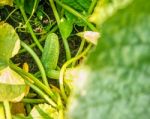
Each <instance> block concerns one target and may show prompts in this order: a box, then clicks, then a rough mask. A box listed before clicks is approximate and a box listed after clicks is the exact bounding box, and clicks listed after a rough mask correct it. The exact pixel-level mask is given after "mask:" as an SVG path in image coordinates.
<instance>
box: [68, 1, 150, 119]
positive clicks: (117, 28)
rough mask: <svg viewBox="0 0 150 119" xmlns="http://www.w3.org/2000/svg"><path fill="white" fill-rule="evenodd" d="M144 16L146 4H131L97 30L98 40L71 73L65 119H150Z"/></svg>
mask: <svg viewBox="0 0 150 119" xmlns="http://www.w3.org/2000/svg"><path fill="white" fill-rule="evenodd" d="M144 3H145V4H144ZM149 11H150V2H149V1H147V0H134V1H133V2H132V3H131V4H128V6H126V7H124V8H123V9H120V10H117V12H116V13H114V14H113V15H112V16H111V17H109V19H107V20H106V21H105V22H104V23H103V24H102V26H101V25H100V26H99V28H100V29H101V34H102V35H101V40H100V41H99V42H98V44H97V46H96V48H95V49H94V50H93V52H92V53H91V54H90V55H89V57H88V58H87V60H86V62H85V64H84V65H83V66H82V67H81V68H80V69H77V71H76V72H78V73H77V75H76V79H75V83H74V84H75V89H74V91H73V92H72V96H71V97H70V100H69V104H68V113H67V117H68V118H69V119H70V118H71V119H83V117H84V119H149V117H150V110H149V107H150V80H149V79H150V55H149V51H150V40H149V34H150V12H149Z"/></svg>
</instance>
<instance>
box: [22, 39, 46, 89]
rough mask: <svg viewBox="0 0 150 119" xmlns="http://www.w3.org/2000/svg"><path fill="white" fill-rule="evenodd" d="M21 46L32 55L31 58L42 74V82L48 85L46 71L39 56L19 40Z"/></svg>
mask: <svg viewBox="0 0 150 119" xmlns="http://www.w3.org/2000/svg"><path fill="white" fill-rule="evenodd" d="M21 46H22V47H24V48H25V49H26V50H27V51H28V52H29V53H30V55H31V56H32V57H33V59H34V60H35V62H36V63H37V65H38V67H39V70H40V72H41V75H42V79H43V83H44V84H45V85H46V86H47V87H49V84H48V81H47V77H46V73H45V70H44V67H43V65H42V63H41V61H40V59H39V57H38V56H37V55H36V53H35V52H34V51H33V50H32V49H31V48H30V47H29V46H28V45H26V44H25V43H24V42H23V41H21Z"/></svg>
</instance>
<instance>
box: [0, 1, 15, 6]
mask: <svg viewBox="0 0 150 119" xmlns="http://www.w3.org/2000/svg"><path fill="white" fill-rule="evenodd" d="M4 5H10V6H12V5H13V0H0V6H4Z"/></svg>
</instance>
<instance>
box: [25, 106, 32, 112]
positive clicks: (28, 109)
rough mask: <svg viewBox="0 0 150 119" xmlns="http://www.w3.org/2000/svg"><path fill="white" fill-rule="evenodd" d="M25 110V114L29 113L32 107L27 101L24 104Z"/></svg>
mask: <svg viewBox="0 0 150 119" xmlns="http://www.w3.org/2000/svg"><path fill="white" fill-rule="evenodd" d="M25 106H26V112H27V115H28V114H30V112H31V110H32V108H31V105H30V104H29V103H27V104H26V105H25Z"/></svg>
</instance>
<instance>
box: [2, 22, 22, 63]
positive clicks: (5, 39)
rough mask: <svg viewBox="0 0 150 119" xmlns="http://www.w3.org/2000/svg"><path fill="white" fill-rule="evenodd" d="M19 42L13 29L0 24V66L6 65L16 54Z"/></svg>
mask: <svg viewBox="0 0 150 119" xmlns="http://www.w3.org/2000/svg"><path fill="white" fill-rule="evenodd" d="M19 48H20V40H19V37H18V35H17V33H16V32H15V30H14V28H13V27H12V26H11V25H9V24H7V23H4V22H0V65H1V64H4V62H6V63H8V61H9V59H10V58H11V57H13V56H14V55H16V54H17V53H18V50H19Z"/></svg>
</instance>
